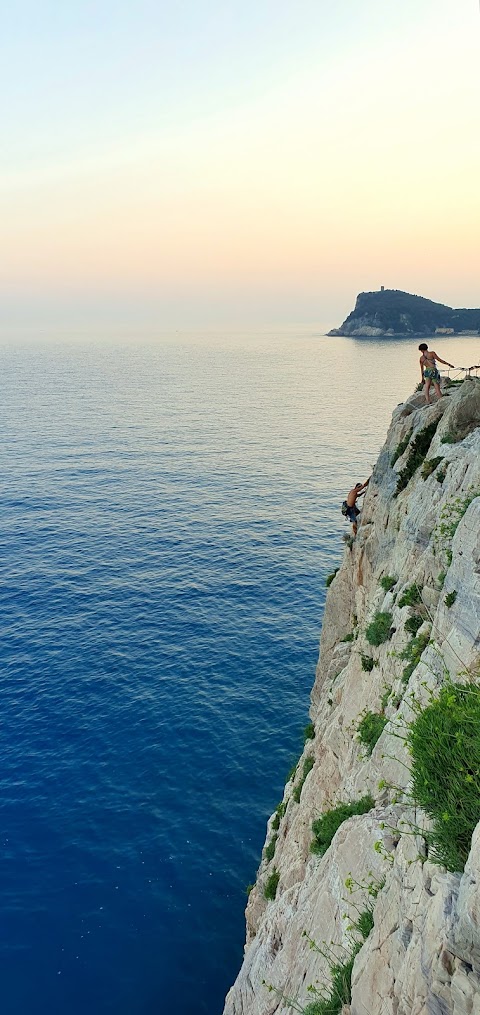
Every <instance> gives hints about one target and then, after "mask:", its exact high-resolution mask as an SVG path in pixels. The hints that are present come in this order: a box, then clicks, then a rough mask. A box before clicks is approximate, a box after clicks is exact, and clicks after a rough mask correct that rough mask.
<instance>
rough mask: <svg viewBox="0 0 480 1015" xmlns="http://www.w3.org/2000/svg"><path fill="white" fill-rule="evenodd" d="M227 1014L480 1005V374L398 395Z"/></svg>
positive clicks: (347, 558)
mask: <svg viewBox="0 0 480 1015" xmlns="http://www.w3.org/2000/svg"><path fill="white" fill-rule="evenodd" d="M310 714H311V725H310V726H309V727H307V730H306V736H307V739H306V741H305V748H304V751H303V753H302V755H301V757H300V759H299V761H298V764H297V766H296V769H295V772H294V773H293V775H292V776H291V778H290V780H289V782H288V783H287V785H286V787H285V792H284V797H283V800H282V802H281V803H280V804H279V806H278V807H277V809H276V811H275V812H274V814H273V815H272V817H271V818H270V819H269V822H268V826H267V839H266V844H265V848H264V850H263V855H262V861H261V864H260V867H259V870H258V875H257V881H256V884H255V886H254V887H253V889H252V890H251V892H250V895H249V900H248V905H247V909H246V921H247V941H246V948H245V956H244V961H243V965H242V967H241V969H240V972H239V975H238V977H237V980H236V982H235V984H234V985H233V987H232V988H231V989H230V991H229V993H228V995H227V998H226V1003H225V1009H224V1015H274V1013H276V1015H291V1013H292V1012H293V1011H296V1012H303V1013H305V1015H347V1013H348V1015H367V1013H368V1015H472V1013H473V1015H474V1013H477V1015H478V1013H480V380H477V379H475V378H470V379H467V380H465V381H464V382H463V383H462V384H460V385H458V386H453V387H451V388H449V389H448V393H447V394H445V396H444V397H442V398H441V400H440V401H439V402H437V403H435V404H433V405H431V406H430V407H425V405H424V403H423V399H422V396H421V395H420V394H415V395H413V396H412V397H411V398H409V399H408V400H407V401H406V402H405V403H404V404H402V405H399V406H398V407H397V408H396V409H395V411H394V413H393V418H392V423H391V426H390V429H389V432H388V436H387V441H386V444H385V446H384V447H383V450H382V451H381V453H380V456H379V459H378V461H377V464H376V466H375V469H374V471H373V475H372V479H371V482H370V486H369V488H368V491H367V494H366V497H365V503H364V506H363V510H362V515H361V524H360V525H359V529H358V535H357V538H356V539H355V540H354V541H352V545H351V547H350V546H348V545H346V547H345V551H344V555H343V561H342V564H341V566H340V568H339V570H338V572H337V573H336V575H335V577H333V579H332V581H331V584H330V588H329V590H328V594H327V602H326V607H325V614H324V620H323V628H322V634H321V643H320V658H319V663H318V667H317V673H316V679H315V684H314V687H313V691H312V698H311V713H310Z"/></svg>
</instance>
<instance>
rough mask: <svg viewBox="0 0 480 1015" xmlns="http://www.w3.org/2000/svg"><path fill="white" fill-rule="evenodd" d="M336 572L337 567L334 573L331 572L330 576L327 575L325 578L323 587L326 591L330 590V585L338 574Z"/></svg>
mask: <svg viewBox="0 0 480 1015" xmlns="http://www.w3.org/2000/svg"><path fill="white" fill-rule="evenodd" d="M338 570H339V569H338V567H336V568H335V571H332V573H331V574H327V577H326V578H325V585H326V587H327V589H328V588H330V585H331V584H332V582H333V579H334V578H335V575H336V574H338Z"/></svg>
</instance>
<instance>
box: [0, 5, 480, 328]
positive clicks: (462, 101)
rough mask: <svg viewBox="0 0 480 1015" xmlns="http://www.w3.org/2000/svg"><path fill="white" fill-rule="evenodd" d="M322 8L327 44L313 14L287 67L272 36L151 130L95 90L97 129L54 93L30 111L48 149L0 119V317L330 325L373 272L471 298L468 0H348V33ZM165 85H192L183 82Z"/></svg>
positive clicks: (476, 90) (475, 214) (473, 63)
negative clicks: (52, 108) (227, 84)
mask: <svg viewBox="0 0 480 1015" xmlns="http://www.w3.org/2000/svg"><path fill="white" fill-rule="evenodd" d="M286 6H287V7H288V5H286ZM309 6H310V5H309V4H307V5H306V7H309ZM322 6H324V8H325V32H326V33H327V35H328V32H330V40H331V43H332V44H331V46H328V45H325V39H323V43H322V38H323V37H322V18H318V17H317V22H316V25H315V31H317V32H319V41H318V54H317V52H316V47H315V45H312V44H311V43H309V45H308V46H307V43H306V41H304V42H303V43H302V44H303V46H304V49H303V50H302V51H300V52H294V53H292V54H291V62H290V63H289V62H288V60H289V59H290V57H289V55H288V47H287V46H285V53H283V51H282V54H283V55H282V60H281V61H279V66H278V73H276V68H275V65H274V64H273V66H272V67H270V72H269V74H268V76H267V78H265V77H264V76H263V77H262V75H261V74H260V75H259V79H258V81H255V82H254V86H252V84H251V82H250V84H249V86H248V87H247V86H245V89H244V90H242V87H240V86H238V87H237V91H236V94H235V96H234V98H232V99H231V100H230V101H227V100H226V99H225V98H224V99H223V100H222V101H220V100H218V101H217V102H216V104H215V102H214V101H213V100H212V101H211V103H210V107H209V108H208V109H206V108H205V105H206V103H205V101H204V102H203V107H202V108H196V107H195V102H194V101H193V99H191V102H190V106H191V108H189V109H188V112H185V111H184V110H182V115H178V117H175V115H174V113H175V110H174V109H173V110H170V111H171V113H172V115H171V116H170V118H169V119H168V118H167V120H166V121H165V122H163V123H162V124H160V125H159V126H155V123H151V122H150V121H149V120H148V118H146V122H144V120H143V119H142V117H139V120H138V123H136V121H135V117H134V116H133V117H131V118H130V119H129V120H128V123H127V122H125V123H124V129H123V130H122V108H121V107H120V105H119V106H118V108H117V106H116V105H115V101H113V100H112V97H111V96H110V97H109V98H108V112H109V114H111V115H113V112H115V113H116V115H117V117H118V120H117V129H116V131H114V132H113V133H110V134H108V132H106V133H105V134H104V135H103V136H102V134H101V131H100V132H99V130H98V129H97V127H98V124H97V118H96V114H97V112H98V111H97V110H96V109H95V106H93V107H92V114H91V116H92V119H91V130H89V123H90V121H89V119H88V110H87V111H85V118H84V121H82V131H81V132H79V136H75V131H72V129H71V128H72V123H71V120H70V118H69V110H68V105H67V108H66V109H65V110H64V111H63V117H64V118H63V119H61V118H60V121H58V120H57V122H56V123H50V124H47V127H48V129H50V130H51V131H52V139H53V138H54V140H55V143H53V140H52V148H51V150H49V149H48V145H47V146H46V147H45V145H44V147H43V148H42V145H41V144H40V145H39V148H38V150H36V149H35V147H34V146H33V147H32V148H31V149H30V151H28V147H27V148H25V145H24V146H23V148H22V142H23V138H22V133H21V130H20V127H18V124H17V126H16V125H15V124H14V125H13V126H12V128H11V129H12V130H13V135H14V141H15V142H16V143H17V149H18V152H17V154H16V155H15V157H13V156H12V158H11V160H10V164H9V165H7V166H5V169H4V171H3V173H2V174H1V175H0V214H1V218H2V238H1V241H0V258H1V260H0V272H1V274H0V286H1V291H2V293H3V297H4V300H3V302H4V311H3V315H2V323H3V326H4V328H5V327H7V328H8V325H9V321H10V320H11V321H13V322H15V323H16V324H19V323H21V321H22V319H23V317H24V318H25V320H27V319H28V320H29V321H32V320H35V319H38V320H39V321H41V320H44V321H47V319H48V320H49V319H52V320H54V319H55V316H56V313H57V311H58V308H59V307H61V308H62V319H63V317H65V316H66V317H67V319H68V315H69V313H71V315H72V319H73V318H74V317H76V316H79V320H80V319H81V318H82V312H83V310H84V309H85V307H87V306H91V307H97V306H98V307H100V306H101V308H102V319H108V314H109V307H110V308H111V317H112V321H114V320H116V319H117V317H119V318H120V319H121V308H122V305H123V301H127V302H128V306H129V308H130V310H129V312H130V313H131V314H132V316H133V319H134V317H135V309H134V308H135V307H138V310H139V319H140V318H141V319H142V320H143V319H144V317H145V312H146V315H147V317H151V320H152V322H154V323H155V322H158V323H159V325H160V326H162V327H166V328H168V327H176V326H178V327H183V326H188V327H190V326H195V325H197V324H198V326H199V327H203V326H208V324H209V323H212V324H217V323H219V322H220V323H224V322H225V324H232V325H233V324H235V323H237V322H238V323H243V322H244V321H245V322H247V323H252V322H254V321H256V319H258V323H264V322H266V321H271V322H281V321H283V320H285V321H288V320H299V321H300V320H303V321H307V320H308V321H310V320H311V321H314V320H318V321H321V322H322V323H323V322H325V323H340V320H341V319H342V318H343V317H344V316H345V314H346V313H347V312H348V311H349V310H350V309H351V306H352V305H353V300H354V297H355V295H356V293H357V292H358V291H360V290H368V289H377V288H379V286H380V285H381V284H383V285H385V286H386V287H389V288H390V287H391V288H401V289H405V290H408V291H411V292H417V293H419V294H422V295H425V296H428V297H430V298H432V299H435V300H439V301H442V302H446V303H449V304H452V305H455V306H478V305H479V304H480V293H479V287H478V278H479V268H480V253H479V235H480V201H479V196H478V189H479V186H478V181H479V170H480V132H479V129H478V126H479V124H478V119H479V118H478V110H479V108H480V102H479V99H480V87H479V72H478V67H479V66H480V61H479V50H480V44H479V43H480V16H479V10H478V4H475V3H473V2H472V3H469V2H465V3H463V4H458V3H453V2H450V0H436V2H435V3H430V2H429V0H418V3H416V4H415V5H411V7H410V12H409V13H410V16H409V17H404V18H400V19H399V17H398V16H396V15H395V14H391V13H390V14H388V13H387V14H383V13H382V5H380V4H379V3H377V0H365V2H363V4H362V8H363V10H364V13H365V19H364V21H363V23H362V25H361V26H360V27H358V26H356V31H355V32H353V31H352V30H351V28H350V30H349V29H348V24H347V27H346V28H345V30H344V29H343V27H342V23H341V20H340V21H338V22H337V21H335V16H334V15H333V14H332V11H331V5H330V4H328V5H327V4H326V3H325V4H324V5H322V4H320V8H322ZM409 6H410V5H409V4H408V3H407V4H406V7H407V8H408V7H409ZM301 8H302V5H301V4H300V5H299V7H298V10H299V15H301ZM349 8H352V4H351V3H349V2H347V0H341V2H340V3H339V5H338V11H337V13H338V17H339V18H340V19H341V17H345V14H346V13H348V9H349ZM287 13H288V11H287ZM327 13H328V16H327ZM407 13H408V11H407ZM368 14H369V15H370V17H367V15H368ZM332 19H333V20H332ZM307 27H308V26H307ZM342 33H343V34H342ZM307 34H308V33H307ZM286 41H288V40H286ZM245 45H246V46H247V50H246V51H248V39H247V40H246V42H245ZM297 46H300V43H299V42H298V41H297ZM292 47H293V42H292ZM317 56H318V58H317ZM260 57H261V52H260ZM216 59H217V53H216V52H212V54H211V60H212V62H213V63H214V62H215V60H216ZM285 61H287V62H286V63H285ZM127 84H128V83H127ZM32 87H33V82H32ZM185 87H186V91H187V93H188V90H189V89H190V90H191V92H192V95H193V97H194V95H195V89H196V81H195V80H194V78H193V77H192V80H191V81H187V82H186V84H185ZM190 98H191V97H190ZM148 100H149V101H152V96H151V94H150V93H148ZM144 101H145V102H147V97H146V96H145V98H144ZM102 102H107V98H106V97H104V96H103V95H102V92H101V90H100V91H99V93H98V103H99V106H100V109H101V107H102ZM138 102H139V103H141V96H139V97H138ZM172 102H173V99H172ZM167 105H168V103H167ZM200 105H201V104H199V106H200ZM157 112H158V110H157ZM105 113H106V111H105ZM57 116H58V114H57ZM94 127H95V129H94ZM55 128H56V130H57V133H56V134H55V135H54V133H53V132H54V131H55ZM62 130H63V131H64V132H65V138H66V140H65V142H64V143H62ZM99 133H100V136H99ZM13 135H12V136H13ZM12 150H13V151H15V144H13V149H12ZM55 308H57V310H56V309H55ZM132 308H133V311H132ZM22 315H23V317H22ZM94 316H95V315H94V313H93V317H94ZM89 319H92V313H90V315H89Z"/></svg>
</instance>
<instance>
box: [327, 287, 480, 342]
mask: <svg viewBox="0 0 480 1015" xmlns="http://www.w3.org/2000/svg"><path fill="white" fill-rule="evenodd" d="M479 329H480V310H468V309H464V310H454V309H453V308H452V307H447V306H445V305H444V304H443V303H434V302H433V301H432V300H427V299H425V298H424V297H423V296H414V295H412V293H404V292H402V291H401V289H381V290H380V291H379V292H373V293H359V295H358V296H357V299H356V302H355V307H354V309H353V310H352V312H351V313H350V314H349V315H348V317H346V318H345V320H344V322H343V324H341V325H340V327H339V328H333V329H332V331H329V332H328V334H329V335H347V336H350V337H352V338H357V337H360V338H361V337H366V338H382V337H385V338H395V337H405V336H407V337H413V336H418V337H419V338H424V337H426V336H427V337H429V336H430V335H435V334H447V335H454V334H455V335H462V334H464V335H465V334H468V335H472V334H473V335H476V334H478V331H479Z"/></svg>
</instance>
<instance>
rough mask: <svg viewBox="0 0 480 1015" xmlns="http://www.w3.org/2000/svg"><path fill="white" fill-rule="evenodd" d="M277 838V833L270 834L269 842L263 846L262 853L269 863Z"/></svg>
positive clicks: (273, 853)
mask: <svg viewBox="0 0 480 1015" xmlns="http://www.w3.org/2000/svg"><path fill="white" fill-rule="evenodd" d="M277 839H278V835H272V838H271V839H270V842H269V843H268V845H267V846H265V849H264V851H263V855H264V858H265V860H266V861H267V863H270V861H271V860H273V858H274V856H275V846H276V845H277Z"/></svg>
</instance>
